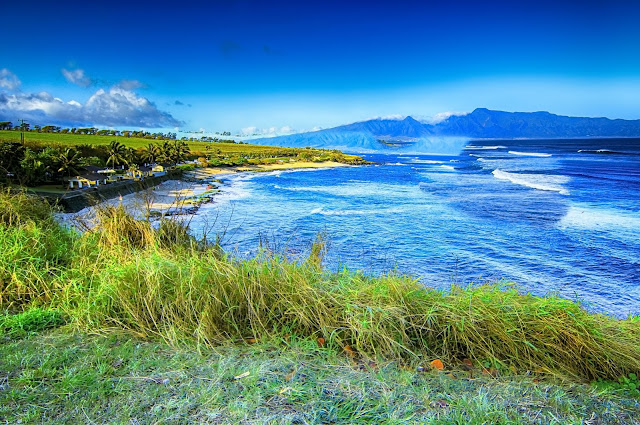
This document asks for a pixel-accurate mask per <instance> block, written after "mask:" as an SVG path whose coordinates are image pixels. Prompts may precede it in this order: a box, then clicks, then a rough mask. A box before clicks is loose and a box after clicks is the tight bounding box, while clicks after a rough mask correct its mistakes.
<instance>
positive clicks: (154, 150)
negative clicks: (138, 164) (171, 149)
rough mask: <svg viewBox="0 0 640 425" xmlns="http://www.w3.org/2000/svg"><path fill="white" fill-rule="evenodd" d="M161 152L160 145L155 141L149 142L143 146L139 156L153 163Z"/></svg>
mask: <svg viewBox="0 0 640 425" xmlns="http://www.w3.org/2000/svg"><path fill="white" fill-rule="evenodd" d="M161 154H162V151H161V148H160V145H158V144H157V143H149V144H148V145H147V147H146V148H143V150H142V152H141V154H140V157H141V158H142V160H143V161H144V162H146V163H148V164H153V163H155V162H157V161H158V158H160V156H161Z"/></svg>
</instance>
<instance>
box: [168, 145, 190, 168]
mask: <svg viewBox="0 0 640 425" xmlns="http://www.w3.org/2000/svg"><path fill="white" fill-rule="evenodd" d="M160 150H161V152H162V153H161V155H160V156H161V158H162V160H164V161H167V162H169V163H171V164H177V163H178V162H180V161H183V160H184V159H185V158H186V157H187V155H189V154H190V153H191V150H190V149H189V145H187V143H186V142H185V141H183V140H174V141H173V143H171V142H169V141H165V142H164V143H163V144H162V147H161V148H160Z"/></svg>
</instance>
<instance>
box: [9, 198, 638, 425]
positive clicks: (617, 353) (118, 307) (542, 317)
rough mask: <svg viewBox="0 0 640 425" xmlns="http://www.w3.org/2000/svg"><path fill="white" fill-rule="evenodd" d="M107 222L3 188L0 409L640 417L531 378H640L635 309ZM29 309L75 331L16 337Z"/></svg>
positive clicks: (306, 418) (308, 417)
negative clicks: (330, 265)
mask: <svg viewBox="0 0 640 425" xmlns="http://www.w3.org/2000/svg"><path fill="white" fill-rule="evenodd" d="M97 220H99V223H98V225H97V226H95V227H94V229H96V230H95V231H90V232H87V233H84V234H82V235H79V234H75V233H72V232H70V231H68V230H65V229H63V228H61V227H60V226H59V225H58V224H57V223H56V221H55V220H54V219H53V218H52V216H51V210H50V208H48V207H47V206H46V205H45V204H43V203H41V202H39V201H37V200H34V199H32V198H30V197H28V196H27V195H25V194H23V193H10V192H3V193H2V194H0V309H1V310H0V311H2V310H4V311H6V312H7V313H8V314H9V316H5V319H4V323H5V324H4V325H2V323H0V338H4V340H3V344H2V347H1V348H0V401H1V403H0V405H1V406H3V407H2V408H1V409H4V411H3V410H0V418H2V417H3V416H2V415H4V417H5V418H11V419H12V421H13V419H15V418H18V417H21V416H20V415H27V416H29V415H31V416H29V417H31V418H38V419H37V420H35V419H33V420H34V421H35V422H38V421H41V420H42V421H43V420H45V419H43V418H54V419H55V418H65V417H68V418H71V417H74V418H76V419H75V420H76V421H79V422H85V421H84V420H83V419H82V417H80V416H71V415H76V414H77V415H80V414H82V415H86V418H85V419H87V420H86V422H88V423H90V422H92V421H95V422H97V423H110V422H122V423H124V422H127V421H128V420H129V419H127V418H129V417H138V416H140V418H139V419H138V420H139V421H141V423H142V422H145V423H153V422H155V421H162V420H164V421H167V422H175V421H178V420H183V421H185V422H186V421H188V420H189V419H188V418H189V417H190V415H194V416H193V417H195V418H197V419H196V420H194V422H207V421H209V422H222V423H237V422H241V421H248V422H253V421H257V422H264V423H267V422H269V421H272V422H274V423H280V422H282V423H291V422H298V423H305V422H308V423H321V422H322V423H355V422H369V423H383V422H386V423H403V422H406V421H410V420H411V421H413V420H416V421H418V422H420V421H424V422H432V423H487V421H488V422H489V423H552V422H553V421H556V422H557V423H587V422H581V421H583V420H592V422H589V423H602V422H594V421H596V419H597V420H598V421H603V420H605V417H606V418H607V419H606V421H607V423H633V422H632V421H631V420H632V419H629V418H633V417H634V415H637V414H638V401H637V399H633V398H630V397H631V395H629V394H630V393H629V394H627V393H625V394H627V396H626V398H625V397H622V398H616V397H618V396H614V395H612V394H613V393H615V391H613V389H614V387H613V386H611V387H610V388H611V391H613V392H609V391H608V390H606V391H605V390H602V391H604V393H602V392H600V393H596V391H595V390H593V389H589V388H588V387H583V386H579V387H576V388H579V389H578V390H575V389H573V387H571V388H569V387H567V386H566V384H564V385H563V386H554V385H551V384H549V385H551V386H550V387H545V386H544V385H547V384H544V385H542V386H540V385H537V384H539V383H540V382H547V381H545V380H546V379H550V378H549V377H556V378H562V379H567V378H569V379H572V380H577V381H582V382H585V381H593V380H596V379H599V378H600V379H606V380H616V379H618V378H622V377H633V376H636V375H637V374H638V372H640V345H639V343H638V341H640V321H639V320H638V318H637V317H634V318H629V319H626V320H617V319H614V318H611V317H607V316H604V315H594V314H590V313H587V312H586V311H585V310H584V309H582V308H581V307H580V305H578V304H576V303H573V302H570V301H567V300H563V299H560V298H557V297H554V296H549V297H543V298H541V297H534V296H530V295H522V294H520V293H518V292H517V290H516V289H514V288H513V287H510V286H504V285H503V286H496V285H482V286H472V287H468V288H452V290H451V291H447V292H442V291H437V290H434V289H430V288H428V287H427V288H425V287H424V285H423V284H422V283H420V282H418V281H416V280H415V279H412V278H410V277H406V276H397V275H388V276H382V277H370V276H365V275H362V274H360V273H354V272H350V271H347V270H345V271H343V272H340V273H327V272H325V271H323V270H322V268H321V266H320V264H321V260H322V252H323V246H322V243H321V241H317V242H316V243H315V244H314V245H313V246H312V247H311V249H310V254H309V257H308V258H307V259H306V260H304V261H297V262H295V261H290V260H287V259H286V258H282V257H279V256H277V255H274V254H269V253H266V252H265V253H263V254H262V255H260V256H258V257H257V258H254V259H251V260H245V261H240V260H236V259H234V258H232V257H229V256H227V255H225V253H223V252H222V251H221V250H220V248H219V247H218V246H216V245H215V244H208V243H205V242H203V241H197V240H194V239H193V238H191V237H190V236H189V235H188V234H187V232H186V229H185V226H184V225H183V224H182V223H180V222H179V221H169V220H165V221H162V222H161V224H160V226H159V228H158V229H154V228H153V227H152V226H151V225H150V223H148V222H146V221H137V220H134V219H133V218H132V217H130V216H129V215H127V214H126V213H125V212H124V211H123V210H121V209H119V208H104V209H102V210H101V211H100V212H99V214H98V218H97ZM21 312H24V313H23V314H25V315H26V316H24V317H35V318H36V319H37V320H35V323H39V322H43V321H44V323H46V324H47V325H46V326H44V327H45V328H48V327H52V326H57V324H59V320H58V319H57V318H63V320H64V321H66V322H67V325H66V327H65V328H62V330H57V331H54V333H52V334H48V335H47V334H44V335H36V336H32V337H29V338H27V339H19V338H20V332H23V333H26V334H29V333H30V331H29V329H31V328H30V327H29V326H31V327H33V326H35V325H29V326H26V325H24V324H22V325H20V326H18V328H19V330H20V332H17V333H16V332H14V331H12V330H15V329H17V328H16V325H7V323H22V322H21V320H18V319H16V318H19V317H23V316H20V315H18V316H16V315H15V314H19V313H21ZM33 312H35V313H33ZM34 314H35V316H34ZM31 322H34V320H32V321H27V323H31ZM36 328H37V326H36ZM72 330H75V331H79V332H80V334H78V335H76V336H73V335H70V334H69V333H70V332H71V331H72ZM123 331H124V332H127V333H126V335H123V334H122V333H121V332H123ZM87 332H89V333H100V334H105V335H107V336H101V337H88V336H86V333H87ZM136 338H143V339H150V340H151V341H162V342H163V344H167V343H168V344H169V346H172V347H173V348H168V346H167V345H159V344H158V343H143V342H140V340H138V339H136ZM116 340H117V341H118V342H116ZM248 345H249V346H248ZM126 347H128V348H126ZM220 347H226V348H220ZM125 348H126V350H127V351H121V350H125ZM221 350H222V351H221ZM196 351H200V352H201V353H202V354H196V353H195V352H196ZM162 353H164V354H162ZM113 356H116V357H113ZM202 356H204V357H202ZM211 356H213V357H211ZM216 356H217V357H216ZM435 360H439V361H442V362H443V364H442V365H441V364H439V362H437V361H435ZM228 362H230V363H228ZM299 364H302V365H303V366H296V365H299ZM116 365H117V366H116ZM201 368H205V369H206V370H207V372H206V373H201V372H199V371H198V370H200V369H201ZM432 368H434V369H440V368H443V369H444V371H443V372H435V371H434V372H430V369H432ZM294 369H295V370H296V372H295V373H294V374H293V375H292V376H289V375H290V374H291V371H292V370H294ZM298 369H300V370H305V372H300V373H299V372H297V370H298ZM465 369H466V371H465ZM420 371H423V372H420ZM456 371H458V372H456ZM245 372H249V375H247V376H243V373H245ZM426 372H428V373H426ZM449 372H452V375H451V376H448V373H449ZM469 372H470V374H469ZM457 373H463V374H462V375H460V376H459V377H458V376H456V374H457ZM283 374H284V378H283ZM634 374H635V375H634ZM301 376H303V377H305V379H304V380H302V381H297V379H299V378H300V377H301ZM235 377H239V378H238V379H233V378H235ZM296 377H297V378H296ZM147 378H148V379H147ZM160 378H161V379H160ZM454 378H463V379H454ZM166 379H168V381H166V382H165V380H166ZM283 379H284V383H283ZM534 380H535V381H534ZM536 381H537V382H536ZM532 384H536V385H532ZM630 385H631V386H634V385H637V380H633V379H632V380H631V382H630ZM288 387H290V389H287V388H288ZM605 387H606V385H605ZM569 390H570V391H569ZM280 391H283V392H282V393H280ZM202 397H204V398H202ZM527 397H533V398H532V399H531V400H533V401H530V402H529V401H525V402H524V403H525V404H524V405H522V403H523V400H528V399H527ZM591 397H595V398H594V399H593V400H592V402H591V403H589V402H588V401H589V399H590V398H591ZM128 403H133V404H134V406H136V407H135V409H137V410H135V411H133V410H127V409H126V408H125V407H124V406H125V405H127V404H128ZM527 403H528V404H527ZM593 403H595V404H593ZM581 405H584V406H583V407H578V406H581ZM7 406H8V407H7ZM74 406H75V407H74ZM207 406H209V407H207ZM224 406H227V407H224ZM456 406H457V407H456ZM454 407H456V408H454ZM522 407H524V410H522ZM538 408H539V409H541V411H542V412H543V413H532V412H534V411H536V409H538ZM78 409H79V410H78ZM600 409H604V412H605V413H604V414H603V413H602V410H600ZM609 411H612V412H615V414H616V415H620V418H623V419H624V418H627V419H624V420H622V419H621V421H618V422H615V419H614V418H613V416H611V417H608V416H606V414H608V413H607V412H609ZM72 412H75V413H72ZM109 412H110V413H109ZM474 412H475V413H474ZM545 412H546V413H545ZM591 413H594V414H595V415H596V416H593V418H591V416H589V415H590V414H591ZM174 414H175V415H177V416H172V415H174ZM33 415H35V416H33ZM38 415H39V416H38ZM56 415H57V416H56ZM65 415H66V416H65ZM105 415H106V416H105ZM109 415H112V416H113V418H115V419H113V418H110V417H109ZM149 415H150V416H149ZM154 415H157V416H154ZM211 415H212V416H211ZM273 415H275V416H273ZM473 415H476V416H473ZM603 415H604V416H603ZM625 415H626V416H625ZM470 418H472V419H473V418H476V419H473V420H475V421H476V422H473V421H472V422H469V420H470ZM480 418H484V419H482V420H481V419H480ZM563 418H564V419H563ZM111 419H113V420H111ZM6 420H7V421H8V419H6ZM438 421H440V422H438Z"/></svg>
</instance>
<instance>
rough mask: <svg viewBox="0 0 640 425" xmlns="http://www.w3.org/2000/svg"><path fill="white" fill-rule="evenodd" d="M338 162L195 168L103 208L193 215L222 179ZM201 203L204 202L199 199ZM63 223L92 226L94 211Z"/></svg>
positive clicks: (141, 214)
mask: <svg viewBox="0 0 640 425" xmlns="http://www.w3.org/2000/svg"><path fill="white" fill-rule="evenodd" d="M348 166H349V165H347V164H342V163H338V162H330V161H327V162H303V161H299V162H283V163H276V164H268V165H252V166H243V167H206V168H196V169H195V170H193V171H189V172H186V173H184V175H183V180H167V181H165V182H162V183H161V184H159V185H158V186H155V187H153V188H149V189H146V190H143V191H140V192H136V193H132V194H129V195H125V196H122V197H121V198H114V199H110V200H108V201H105V202H104V205H112V206H118V205H122V206H123V207H124V208H125V209H126V210H127V211H128V212H129V213H130V214H132V215H133V216H134V217H138V218H143V217H144V216H145V214H146V213H147V211H148V212H150V213H151V214H152V216H156V217H158V216H162V215H167V214H169V215H171V214H194V213H195V212H196V210H197V207H198V205H199V204H198V198H199V197H208V196H212V197H214V198H215V192H217V190H218V188H221V189H222V190H224V184H222V183H221V182H220V179H221V178H224V177H227V176H230V175H233V174H235V173H240V172H268V171H279V170H289V169H301V168H331V167H348ZM200 199H202V198H200ZM58 216H59V218H60V219H61V220H62V221H63V222H67V223H70V224H73V223H75V222H78V221H82V222H83V223H85V225H86V224H87V223H90V222H91V221H92V220H93V218H94V217H95V209H94V207H88V208H85V209H83V210H81V211H79V212H77V213H64V214H58Z"/></svg>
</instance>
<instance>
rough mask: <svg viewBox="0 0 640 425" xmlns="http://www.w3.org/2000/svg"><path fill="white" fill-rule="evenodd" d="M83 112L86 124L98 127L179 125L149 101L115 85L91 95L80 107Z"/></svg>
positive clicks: (169, 115) (179, 123)
mask: <svg viewBox="0 0 640 425" xmlns="http://www.w3.org/2000/svg"><path fill="white" fill-rule="evenodd" d="M84 111H85V114H86V117H87V119H88V120H89V121H92V122H99V123H100V124H102V125H114V126H115V125H136V126H142V127H178V126H180V125H181V124H182V123H181V122H180V121H178V120H176V119H175V118H174V117H173V116H171V114H169V113H168V112H164V111H161V110H159V109H158V108H157V107H156V105H155V104H154V103H153V102H151V101H149V99H147V98H145V97H141V96H138V95H137V94H136V93H134V92H132V91H130V90H125V89H123V88H121V87H118V86H115V87H111V88H110V89H109V91H105V90H103V89H100V90H98V91H97V92H95V93H94V95H93V96H91V97H90V98H89V100H88V101H87V103H86V104H85V105H84Z"/></svg>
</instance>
